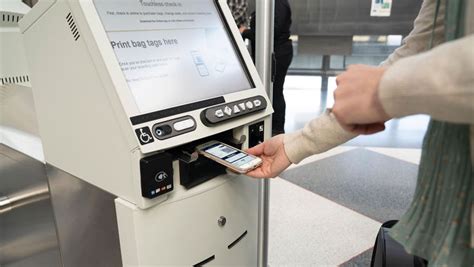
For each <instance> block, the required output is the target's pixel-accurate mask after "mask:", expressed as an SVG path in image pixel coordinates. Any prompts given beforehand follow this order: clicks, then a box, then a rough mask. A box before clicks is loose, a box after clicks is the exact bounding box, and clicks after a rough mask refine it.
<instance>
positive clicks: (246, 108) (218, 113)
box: [201, 96, 267, 126]
mask: <svg viewBox="0 0 474 267" xmlns="http://www.w3.org/2000/svg"><path fill="white" fill-rule="evenodd" d="M266 108H267V100H265V98H264V97H263V96H255V97H251V98H247V99H243V100H239V101H235V102H231V103H226V104H222V105H219V106H214V107H211V108H207V109H205V110H203V111H202V113H201V120H202V122H203V123H204V124H205V125H208V126H211V125H214V124H219V123H221V122H224V121H227V120H230V119H234V118H238V117H242V116H245V115H248V114H251V113H255V112H258V111H261V110H265V109H266Z"/></svg>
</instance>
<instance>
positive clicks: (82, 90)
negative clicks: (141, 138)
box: [25, 2, 139, 202]
mask: <svg viewBox="0 0 474 267" xmlns="http://www.w3.org/2000/svg"><path fill="white" fill-rule="evenodd" d="M74 20H75V18H74V16H73V15H72V14H71V11H70V9H69V7H68V6H67V4H66V3H65V2H57V3H56V4H55V5H53V7H51V8H50V9H49V10H48V11H47V12H46V13H45V14H44V15H42V16H41V17H40V18H39V19H38V20H37V21H36V22H35V23H34V24H33V25H31V26H30V27H29V28H28V29H27V30H26V31H25V45H26V51H27V58H28V61H29V62H28V63H29V67H30V70H31V75H32V83H33V84H34V86H35V90H34V98H35V105H36V108H37V113H38V123H39V129H40V135H41V138H42V141H43V144H44V150H45V158H46V161H47V162H48V163H49V164H51V165H53V166H55V167H57V168H60V169H63V170H67V171H68V172H69V173H71V174H72V175H74V176H77V177H79V178H81V179H84V180H85V181H87V182H90V183H92V184H94V185H96V186H98V187H100V188H102V189H103V190H105V191H108V192H111V193H113V194H115V195H120V196H121V197H123V198H125V199H127V200H129V201H132V202H133V201H136V197H137V195H138V192H139V189H138V188H135V187H134V185H135V186H136V185H137V184H138V183H135V184H134V183H133V179H132V177H134V175H133V173H132V170H131V164H132V163H133V161H132V159H131V153H130V148H129V147H127V144H128V143H127V140H126V138H125V135H124V134H123V133H122V131H121V128H120V127H119V124H118V122H117V121H116V119H115V117H114V114H113V111H112V109H111V108H110V106H109V102H110V100H109V99H108V97H107V94H106V92H105V89H104V87H103V85H102V83H101V80H100V78H99V76H98V74H97V71H96V69H95V65H94V64H93V62H92V60H91V57H90V54H89V52H88V50H87V46H86V44H85V36H83V35H81V33H80V31H81V29H80V28H79V27H78V26H77V25H78V24H77V22H75V21H74ZM71 25H74V26H71ZM45 62H47V63H48V64H47V65H45V64H44V63H45ZM65 153H67V155H65ZM111 155H113V157H112V156H111Z"/></svg>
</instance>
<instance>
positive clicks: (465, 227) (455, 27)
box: [390, 0, 474, 266]
mask: <svg viewBox="0 0 474 267" xmlns="http://www.w3.org/2000/svg"><path fill="white" fill-rule="evenodd" d="M468 1H469V0H468ZM439 4H440V0H438V5H439ZM464 4H465V2H464V1H463V0H447V3H446V17H445V28H446V35H445V37H446V40H447V41H449V40H453V39H456V38H459V37H462V35H463V25H464V24H463V22H464V16H463V13H464V12H463V11H464V8H463V7H464ZM435 20H436V19H435ZM473 180H474V174H473V170H472V162H471V153H470V126H469V125H462V124H453V123H447V122H441V121H436V120H431V121H430V124H429V127H428V131H427V133H426V136H425V139H424V141H423V152H422V157H421V162H420V168H419V173H418V181H417V187H416V191H415V196H414V199H413V202H412V204H411V206H410V208H409V209H408V211H407V212H406V213H405V215H404V216H403V217H402V219H401V220H400V221H399V222H398V223H397V224H396V225H395V226H394V228H393V229H392V230H391V232H390V234H391V236H392V237H393V238H394V239H395V240H397V241H398V242H400V243H401V244H402V245H403V246H404V247H405V249H406V250H407V251H408V252H409V253H411V254H414V255H417V256H420V257H423V258H425V259H426V260H428V265H429V266H473V265H474V251H473V249H472V248H471V244H470V242H471V205H472V200H473V191H474V190H472V189H473Z"/></svg>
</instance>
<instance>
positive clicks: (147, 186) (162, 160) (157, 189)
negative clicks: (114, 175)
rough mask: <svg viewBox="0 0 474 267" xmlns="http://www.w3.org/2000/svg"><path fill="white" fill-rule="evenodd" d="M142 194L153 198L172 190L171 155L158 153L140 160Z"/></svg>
mask: <svg viewBox="0 0 474 267" xmlns="http://www.w3.org/2000/svg"><path fill="white" fill-rule="evenodd" d="M140 176H141V179H140V180H141V188H142V196H143V197H145V198H150V199H152V198H155V197H157V196H160V195H163V194H165V193H168V192H170V191H173V156H172V155H171V154H168V153H160V154H156V155H153V156H150V157H146V158H143V159H141V160H140Z"/></svg>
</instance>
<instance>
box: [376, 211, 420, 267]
mask: <svg viewBox="0 0 474 267" xmlns="http://www.w3.org/2000/svg"><path fill="white" fill-rule="evenodd" d="M397 222H398V221H396V220H392V221H387V222H384V223H383V224H382V227H380V230H379V233H378V234H377V238H376V239H375V245H374V249H373V251H372V260H371V262H370V266H371V267H399V266H406V267H426V266H428V262H427V261H426V260H425V259H423V258H420V257H417V256H414V255H411V254H408V253H407V252H406V251H405V249H404V248H403V246H402V245H401V244H400V243H398V242H397V241H395V240H394V239H392V238H391V237H390V236H389V235H388V229H390V228H392V227H393V226H394V225H395V224H396V223H397Z"/></svg>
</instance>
